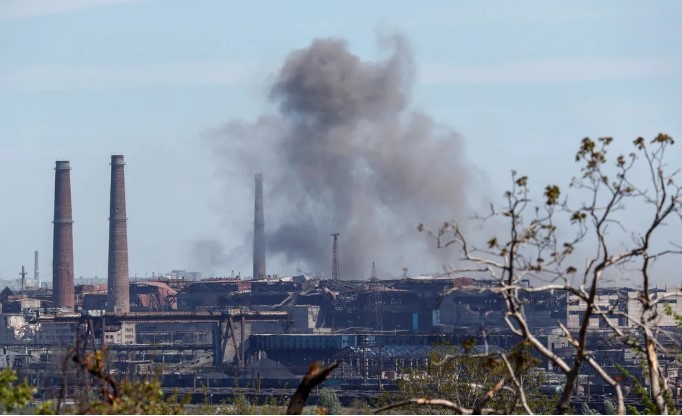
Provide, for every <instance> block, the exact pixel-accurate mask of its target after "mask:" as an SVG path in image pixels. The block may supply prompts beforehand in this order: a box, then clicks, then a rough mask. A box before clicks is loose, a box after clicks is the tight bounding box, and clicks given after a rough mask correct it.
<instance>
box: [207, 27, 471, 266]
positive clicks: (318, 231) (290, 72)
mask: <svg viewBox="0 0 682 416" xmlns="http://www.w3.org/2000/svg"><path fill="white" fill-rule="evenodd" d="M384 47H385V49H386V50H387V51H388V56H387V57H386V58H385V59H383V60H379V61H374V62H367V61H362V60H360V59H359V58H358V57H357V56H355V55H353V54H351V53H350V52H349V51H348V48H347V45H346V42H345V41H343V40H340V39H317V40H314V41H313V42H312V44H311V45H310V46H309V47H307V48H304V49H300V50H296V51H293V52H292V53H291V54H290V55H289V56H288V57H287V59H286V61H285V62H284V64H283V66H282V68H281V70H280V71H279V73H278V75H277V77H276V79H275V80H274V83H273V85H272V88H271V89H270V92H269V99H270V100H272V102H274V103H275V104H276V105H277V106H278V109H279V115H278V116H272V115H271V116H264V117H262V118H260V119H259V120H257V121H256V122H253V123H248V122H243V121H234V122H231V123H228V124H227V125H226V126H225V127H224V128H222V129H221V130H220V131H219V132H218V133H217V134H216V135H215V136H214V137H213V140H214V143H215V144H216V146H217V149H218V150H219V151H220V153H221V154H222V155H223V158H226V159H223V164H227V165H229V166H233V167H237V168H238V169H239V170H245V171H246V172H248V174H249V175H252V174H253V173H257V172H262V173H263V174H264V176H265V188H266V190H267V189H270V190H271V191H270V192H269V193H267V192H266V197H265V215H266V233H267V251H268V258H272V257H273V255H275V254H281V255H283V256H284V258H285V259H286V260H287V261H288V262H289V263H294V264H295V262H296V261H298V260H301V261H304V262H306V263H307V266H308V267H310V268H313V269H314V270H321V271H324V272H325V274H326V275H327V276H329V275H330V267H331V266H330V265H331V237H329V234H330V233H331V232H340V233H341V236H340V238H339V245H340V247H339V253H340V263H341V267H340V268H341V273H340V274H341V277H342V278H345V279H356V278H360V275H361V273H363V272H364V274H365V275H367V274H369V267H370V265H371V262H372V261H376V262H377V265H379V266H380V268H381V269H383V270H391V271H394V272H395V274H398V273H399V271H400V270H401V268H402V267H404V266H407V267H410V268H411V270H414V268H415V267H416V266H419V267H429V268H430V270H431V271H435V270H434V269H436V267H435V266H436V264H437V261H442V260H443V259H442V258H439V256H442V255H443V254H445V253H443V252H440V253H435V249H434V248H433V245H434V244H433V242H426V244H425V243H424V241H423V238H422V237H423V236H422V235H419V234H418V233H417V231H416V226H417V224H419V223H422V222H423V223H425V224H429V225H431V226H432V227H434V228H437V227H438V225H439V224H441V223H442V222H443V221H444V220H447V219H449V218H452V217H453V216H454V215H458V214H459V215H461V214H462V213H463V211H464V210H465V209H466V206H467V203H466V198H465V193H466V188H467V183H468V182H469V178H470V174H469V173H468V172H469V171H470V168H469V165H468V164H467V163H466V162H465V160H464V157H463V146H462V140H461V138H460V136H459V135H458V134H457V133H456V132H454V131H453V130H451V129H449V128H447V127H444V126H442V125H438V124H437V123H436V122H435V121H434V120H433V119H432V118H431V117H429V116H428V115H426V114H423V113H421V112H418V111H410V110H409V104H410V90H411V88H412V85H413V83H414V74H415V68H414V62H413V59H412V54H411V52H410V50H409V47H408V45H407V43H406V41H405V40H404V39H403V38H401V37H399V36H395V37H392V38H390V39H386V40H385V41H384ZM235 171H236V170H235ZM246 183H249V184H250V182H246ZM427 264H428V266H425V265H427ZM415 265H416V266H415ZM422 271H423V270H422Z"/></svg>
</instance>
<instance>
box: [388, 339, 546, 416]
mask: <svg viewBox="0 0 682 416" xmlns="http://www.w3.org/2000/svg"><path fill="white" fill-rule="evenodd" d="M471 347H472V344H471V343H464V345H463V348H460V347H456V346H441V347H439V348H437V349H436V350H435V351H434V352H433V353H432V354H431V356H430V357H429V365H428V367H427V369H426V371H410V372H408V376H407V377H406V378H405V379H403V380H399V382H398V386H399V394H398V395H397V396H393V397H391V398H390V399H389V400H388V401H386V400H384V402H385V403H384V404H391V403H392V402H399V401H401V400H404V399H406V398H411V397H422V398H427V399H445V400H448V401H450V402H452V403H454V404H455V405H457V406H461V407H463V408H467V409H472V408H475V407H476V406H477V405H478V404H479V403H480V401H481V400H486V402H485V406H484V407H485V408H487V409H490V410H492V411H494V412H495V413H502V414H514V413H519V412H523V413H525V412H524V409H523V407H522V403H521V396H520V394H519V393H520V392H519V390H518V388H516V386H515V385H514V382H513V381H512V378H511V374H510V372H509V368H508V367H507V364H506V363H505V361H504V359H503V358H502V355H500V354H488V355H478V354H473V353H472V350H471ZM505 358H506V359H507V361H508V362H509V364H510V365H511V367H512V369H513V370H514V375H515V377H516V379H517V381H519V382H520V384H521V385H522V386H523V389H524V392H525V397H526V401H527V403H528V406H529V407H530V409H531V410H532V411H533V412H534V413H540V414H548V413H551V411H552V409H553V406H554V404H553V402H552V401H551V400H550V398H548V397H546V396H545V395H543V394H542V393H540V391H539V387H540V385H541V384H542V382H543V380H542V377H541V376H540V375H539V374H537V373H535V372H534V371H533V367H534V366H535V365H537V364H538V360H537V359H536V358H533V357H531V356H530V347H529V346H528V345H527V344H526V343H521V344H519V345H517V346H516V347H515V348H514V350H513V351H512V352H511V353H509V354H507V355H505ZM486 393H488V394H489V395H490V397H489V398H486ZM392 413H407V414H450V413H452V409H448V408H443V407H435V406H431V405H421V404H412V405H408V406H404V407H401V408H397V409H392Z"/></svg>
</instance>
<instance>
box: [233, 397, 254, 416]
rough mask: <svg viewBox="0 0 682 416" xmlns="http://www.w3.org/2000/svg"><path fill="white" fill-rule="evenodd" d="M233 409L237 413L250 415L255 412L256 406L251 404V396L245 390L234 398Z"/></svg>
mask: <svg viewBox="0 0 682 416" xmlns="http://www.w3.org/2000/svg"><path fill="white" fill-rule="evenodd" d="M232 411H233V412H234V414H235V415H250V414H252V413H254V411H255V406H253V405H252V404H251V401H249V398H248V397H246V395H245V394H244V393H243V392H241V391H240V392H239V393H237V395H236V396H234V399H232Z"/></svg>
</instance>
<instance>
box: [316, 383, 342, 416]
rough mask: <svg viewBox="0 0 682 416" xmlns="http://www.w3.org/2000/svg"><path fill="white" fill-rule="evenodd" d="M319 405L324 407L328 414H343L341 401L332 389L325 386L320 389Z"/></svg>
mask: <svg viewBox="0 0 682 416" xmlns="http://www.w3.org/2000/svg"><path fill="white" fill-rule="evenodd" d="M319 406H320V407H323V408H324V409H325V410H326V414H328V415H340V414H341V402H340V401H339V398H338V396H337V395H336V392H335V391H334V390H332V389H328V388H323V389H322V390H320V399H319Z"/></svg>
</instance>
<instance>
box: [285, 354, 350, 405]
mask: <svg viewBox="0 0 682 416" xmlns="http://www.w3.org/2000/svg"><path fill="white" fill-rule="evenodd" d="M339 364H341V360H337V361H336V362H334V363H332V364H329V365H328V366H326V367H324V366H322V362H321V361H315V362H314V363H312V365H311V366H310V369H309V370H308V372H307V373H306V375H305V376H303V380H301V384H299V385H298V388H297V389H296V391H295V392H294V395H293V396H291V400H290V401H289V407H287V414H288V415H300V414H301V413H302V412H303V406H305V402H306V400H308V396H309V395H310V392H311V391H312V390H313V389H314V388H315V387H316V386H317V385H319V384H321V383H323V382H324V381H325V380H326V379H327V378H328V377H329V375H330V374H331V372H332V371H333V370H334V369H335V368H336V367H338V366H339Z"/></svg>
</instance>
